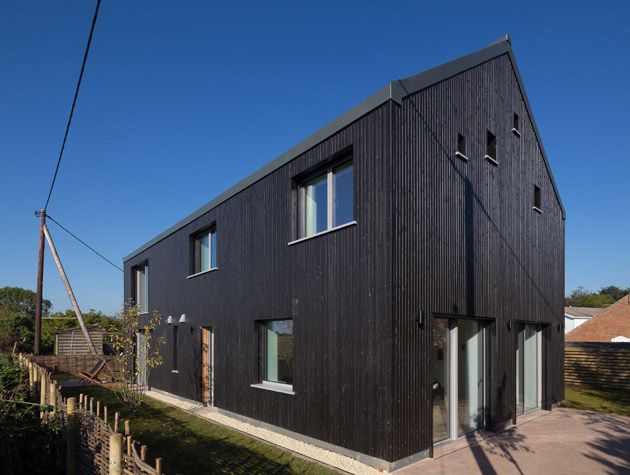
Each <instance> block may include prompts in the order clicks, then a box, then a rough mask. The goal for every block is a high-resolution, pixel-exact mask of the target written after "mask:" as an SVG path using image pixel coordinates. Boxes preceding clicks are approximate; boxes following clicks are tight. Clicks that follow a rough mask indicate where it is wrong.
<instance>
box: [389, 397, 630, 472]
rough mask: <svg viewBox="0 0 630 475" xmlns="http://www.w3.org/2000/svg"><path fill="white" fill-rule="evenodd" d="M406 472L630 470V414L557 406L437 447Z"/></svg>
mask: <svg viewBox="0 0 630 475" xmlns="http://www.w3.org/2000/svg"><path fill="white" fill-rule="evenodd" d="M434 455H435V456H434V457H433V458H431V459H424V460H421V461H420V462H417V463H414V464H412V465H408V466H407V467H404V468H402V469H400V470H397V471H395V472H394V473H395V474H396V475H404V474H416V473H418V474H419V473H422V474H466V475H468V474H476V473H482V474H501V475H503V474H525V475H527V474H536V475H543V474H554V475H555V474H571V475H576V474H588V475H595V474H609V475H622V474H624V475H625V474H629V475H630V417H625V416H619V415H612V414H602V413H597V412H590V411H579V410H575V409H566V408H558V409H554V410H553V411H551V412H548V411H538V412H536V413H534V414H532V415H529V416H527V417H526V418H524V419H522V420H521V421H519V424H518V425H517V426H515V427H512V428H510V429H507V430H504V431H502V432H499V433H487V432H485V433H481V434H473V435H471V436H469V437H468V438H467V439H466V438H465V439H461V440H458V441H455V442H453V443H446V444H443V445H441V446H438V447H437V449H436V450H435V453H434Z"/></svg>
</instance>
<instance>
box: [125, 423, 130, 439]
mask: <svg viewBox="0 0 630 475" xmlns="http://www.w3.org/2000/svg"><path fill="white" fill-rule="evenodd" d="M125 435H131V430H130V428H129V419H125Z"/></svg>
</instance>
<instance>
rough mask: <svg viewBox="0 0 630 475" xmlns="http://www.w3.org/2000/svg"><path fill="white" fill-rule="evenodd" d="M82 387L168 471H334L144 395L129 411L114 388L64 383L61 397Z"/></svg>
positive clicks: (193, 472) (326, 472) (82, 390)
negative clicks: (125, 421) (120, 420)
mask: <svg viewBox="0 0 630 475" xmlns="http://www.w3.org/2000/svg"><path fill="white" fill-rule="evenodd" d="M81 392H83V393H84V394H89V395H90V396H94V397H95V398H98V399H99V400H100V401H101V402H102V404H106V405H107V406H108V408H109V413H110V414H113V413H114V412H115V411H119V412H120V413H121V417H122V418H123V419H129V420H130V421H131V433H132V435H133V437H134V439H136V440H139V441H140V442H141V443H142V444H146V445H147V446H148V449H149V453H148V457H147V459H148V460H149V461H152V460H153V459H154V458H155V457H162V458H163V459H164V461H163V467H164V470H165V472H167V473H171V474H175V473H181V474H202V473H236V474H285V473H302V474H331V473H335V472H333V471H331V470H329V469H326V468H325V467H323V466H320V465H317V464H316V463H313V462H309V461H307V460H304V459H301V458H299V457H296V456H295V455H293V454H291V453H290V452H287V451H284V450H282V449H280V448H277V447H274V446H271V445H268V444H265V443H264V442H261V441H259V440H257V439H254V438H252V437H249V436H246V435H244V434H241V433H240V432H237V431H234V430H230V429H228V428H225V427H223V426H219V425H217V424H214V423H212V422H210V421H206V420H203V419H200V418H198V417H196V416H194V415H191V414H188V413H186V412H184V411H181V410H179V409H176V408H174V407H171V406H168V405H165V404H162V403H159V402H157V401H153V400H151V399H148V398H145V400H144V403H143V405H142V407H141V409H140V410H139V411H138V413H136V414H132V413H130V412H129V411H128V410H126V408H125V407H124V406H123V405H122V404H121V403H120V401H119V400H118V398H117V397H116V395H115V394H114V392H113V391H112V390H109V389H105V388H102V387H96V386H89V387H82V388H68V389H66V390H64V396H65V397H70V396H78V394H79V393H81Z"/></svg>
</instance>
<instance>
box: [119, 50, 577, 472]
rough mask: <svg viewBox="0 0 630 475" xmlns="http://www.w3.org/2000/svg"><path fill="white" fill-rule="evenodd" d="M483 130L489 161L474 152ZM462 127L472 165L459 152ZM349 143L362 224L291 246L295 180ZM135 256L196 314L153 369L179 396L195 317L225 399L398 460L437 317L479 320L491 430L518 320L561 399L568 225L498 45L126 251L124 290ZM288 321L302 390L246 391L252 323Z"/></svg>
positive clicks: (550, 390) (422, 384)
mask: <svg viewBox="0 0 630 475" xmlns="http://www.w3.org/2000/svg"><path fill="white" fill-rule="evenodd" d="M514 112H516V113H517V114H518V115H519V117H520V118H521V130H520V133H521V136H520V137H519V136H517V135H515V134H514V133H513V132H512V130H511V129H512V117H513V113H514ZM487 130H490V131H491V132H492V133H493V134H494V135H495V136H496V138H497V159H498V161H499V165H498V166H495V165H493V164H492V163H490V162H489V161H488V160H486V159H484V154H485V145H486V131H487ZM457 133H461V134H462V135H464V136H465V137H466V144H467V155H468V157H469V161H467V162H466V161H464V160H461V159H459V158H456V157H455V154H454V152H455V146H456V137H457ZM347 149H351V150H352V155H353V162H354V179H355V217H356V221H357V224H356V226H351V227H348V228H345V229H341V230H338V231H336V232H333V233H330V234H326V235H323V236H319V237H316V238H314V239H310V240H307V241H304V242H301V243H298V244H295V245H292V246H288V245H287V244H288V242H289V241H291V240H292V239H293V237H294V234H293V223H294V216H293V211H294V210H293V199H292V179H293V177H295V176H297V175H300V174H302V173H303V172H305V171H307V170H310V169H312V167H314V166H316V165H317V164H319V163H323V162H325V161H326V160H328V159H329V158H330V157H332V156H334V155H335V154H338V153H339V152H341V151H344V150H347ZM534 185H537V186H539V187H540V188H541V190H542V208H543V213H542V214H539V213H537V212H535V211H534V210H532V205H533V189H534ZM214 222H216V225H217V241H218V267H219V269H218V270H216V271H213V272H209V273H206V274H203V275H200V276H197V277H194V278H191V279H186V276H187V275H188V274H189V270H190V266H189V245H190V236H191V235H192V234H194V233H195V232H197V231H199V230H200V229H203V228H205V227H207V226H208V225H210V224H211V223H214ZM144 260H148V264H149V306H150V308H157V309H159V310H160V312H161V313H162V314H163V315H164V317H165V318H166V317H167V316H168V315H172V316H173V318H174V320H178V319H179V317H180V315H181V314H186V316H187V319H188V322H189V323H186V324H180V325H179V329H178V338H179V341H178V358H179V360H178V369H179V372H178V373H172V372H171V369H172V367H171V365H172V355H171V354H170V352H171V351H172V342H171V341H170V338H172V328H171V327H169V326H167V325H161V326H160V328H158V329H157V330H156V332H157V333H164V332H166V333H165V334H166V335H167V340H168V343H167V345H166V347H165V352H166V355H165V356H166V358H165V360H166V364H165V365H164V366H163V367H160V368H158V369H157V370H155V371H153V372H152V374H151V375H150V382H151V385H152V386H154V387H156V388H159V389H162V390H165V391H168V392H171V393H174V394H178V395H180V396H184V397H187V398H190V399H195V400H199V399H200V381H201V376H200V369H201V363H200V339H201V336H200V333H199V328H200V327H201V326H211V327H213V329H214V334H215V401H216V405H217V406H218V407H220V408H223V409H226V410H229V411H232V412H235V413H239V414H243V415H245V416H249V417H252V418H255V419H259V420H262V421H265V422H268V423H271V424H275V425H278V426H281V427H284V428H287V429H289V430H292V431H295V432H299V433H302V434H306V435H309V436H311V437H315V438H317V439H320V440H324V441H327V442H330V443H333V444H336V445H339V446H342V447H345V448H349V449H352V450H356V451H359V452H362V453H365V454H368V455H371V456H374V457H379V458H382V459H385V460H389V461H395V460H399V459H401V458H404V457H406V456H409V455H412V454H415V453H417V452H420V451H423V450H426V449H429V448H430V447H431V443H432V434H431V432H432V420H431V419H432V411H431V382H432V379H431V358H430V348H431V329H432V321H433V317H432V315H435V314H442V315H461V316H468V317H480V318H486V319H488V320H487V321H488V322H489V323H488V335H489V338H488V342H487V356H486V363H487V367H488V369H487V371H488V384H487V387H486V398H487V400H488V407H489V411H488V415H487V424H488V425H489V426H490V427H501V426H503V425H505V424H507V423H509V422H511V420H512V419H513V417H514V414H515V344H516V336H515V333H516V330H515V329H516V322H517V321H527V322H537V323H539V324H541V325H543V326H544V330H543V338H544V362H543V365H544V371H543V373H544V374H543V377H544V404H545V407H549V406H550V405H551V404H552V403H554V402H557V401H560V400H561V399H562V398H563V365H564V360H563V358H564V356H563V351H562V343H563V337H564V335H563V331H562V329H559V327H558V324H560V323H562V321H563V292H564V222H563V220H562V214H561V209H560V206H559V203H558V201H557V198H556V196H555V194H554V190H553V187H552V184H551V180H550V177H549V175H548V173H547V170H546V168H545V163H544V160H543V157H542V153H541V149H540V146H539V144H538V142H537V140H536V136H535V134H534V131H533V127H532V124H531V121H530V118H529V117H528V115H527V110H526V107H525V105H524V102H523V97H522V95H521V92H520V90H519V88H518V83H517V80H516V77H515V75H514V72H513V69H512V66H511V64H510V60H509V57H508V56H507V55H503V56H501V57H499V58H496V59H494V60H492V61H489V62H487V63H484V64H482V65H480V66H477V67H475V68H473V69H470V70H468V71H466V72H464V73H462V74H460V75H458V76H456V77H453V78H451V79H448V80H445V81H443V82H441V83H438V84H436V85H434V86H431V87H429V88H427V89H425V90H422V91H420V92H418V93H415V94H413V95H412V96H409V97H406V98H405V99H403V103H402V105H399V104H397V103H394V102H388V103H386V104H384V105H382V106H380V107H378V108H377V109H375V110H373V111H371V112H370V113H369V114H367V115H365V116H364V117H362V118H361V119H359V120H357V121H356V122H354V123H353V124H351V125H350V126H348V127H346V128H345V129H343V130H342V131H340V132H338V133H336V134H335V135H333V136H332V137H330V138H329V139H327V140H325V141H324V142H322V143H320V144H319V145H317V146H316V147H314V148H312V149H311V150H309V151H308V152H306V153H304V154H303V155H301V156H299V157H298V158H296V159H295V160H293V161H291V162H290V163H288V164H286V165H284V166H283V167H281V168H279V169H277V170H276V171H274V172H272V173H271V174H270V175H268V176H266V177H265V178H263V179H261V180H260V181H258V182H256V183H254V184H253V185H251V186H250V187H248V188H246V189H245V190H243V191H242V192H240V193H238V194H237V195H235V196H233V197H231V198H230V199H228V200H227V201H225V202H223V203H222V204H220V205H219V206H217V207H216V208H214V209H212V210H211V211H209V212H208V213H206V214H205V215H203V216H202V217H200V218H199V219H197V220H196V221H194V222H193V223H192V224H189V225H187V226H185V227H184V228H182V229H180V230H179V231H177V232H175V233H174V234H172V235H170V236H168V237H167V238H165V239H164V240H162V241H160V242H159V243H157V244H155V245H154V246H152V247H150V248H149V249H147V250H146V251H144V252H142V253H141V254H139V255H137V256H135V257H134V258H133V259H131V260H129V261H127V262H126V263H125V270H126V272H125V295H126V296H127V297H129V296H131V295H132V293H131V292H132V289H131V283H130V268H131V267H132V266H133V265H135V264H137V263H140V262H142V261H144ZM419 310H423V311H424V312H425V315H426V316H427V318H426V319H425V323H424V325H423V326H422V327H418V325H417V324H416V322H415V315H416V313H417V312H418V311H419ZM287 317H293V318H294V333H295V354H294V373H295V377H294V380H295V381H294V390H295V393H296V394H295V395H294V396H289V395H284V394H280V393H274V392H269V391H265V390H261V389H256V388H251V387H250V385H251V384H252V383H257V382H259V354H258V352H259V343H258V338H257V336H258V334H257V320H260V319H268V318H287ZM510 320H511V321H512V330H509V329H508V322H509V321H510Z"/></svg>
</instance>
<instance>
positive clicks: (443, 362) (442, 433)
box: [431, 318, 449, 442]
mask: <svg viewBox="0 0 630 475" xmlns="http://www.w3.org/2000/svg"><path fill="white" fill-rule="evenodd" d="M448 327H449V322H448V319H447V318H436V319H435V320H434V322H433V335H432V337H433V338H432V344H431V356H432V377H433V379H432V384H431V394H432V399H433V442H439V441H441V440H445V439H448V437H449V409H448V407H449V404H448V396H449V394H448V386H449V384H448V378H449V371H448V363H449V357H448V353H449V328H448Z"/></svg>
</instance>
